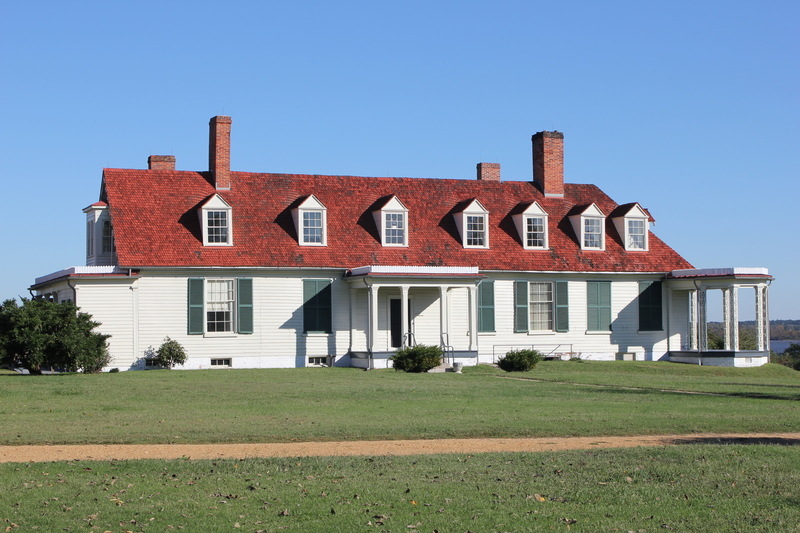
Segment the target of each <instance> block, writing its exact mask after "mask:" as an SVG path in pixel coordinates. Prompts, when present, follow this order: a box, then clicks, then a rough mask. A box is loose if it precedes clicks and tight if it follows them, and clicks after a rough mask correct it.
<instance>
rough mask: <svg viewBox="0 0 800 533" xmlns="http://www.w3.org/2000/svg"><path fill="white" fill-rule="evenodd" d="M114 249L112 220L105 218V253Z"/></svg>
mask: <svg viewBox="0 0 800 533" xmlns="http://www.w3.org/2000/svg"><path fill="white" fill-rule="evenodd" d="M114 251H115V250H114V230H113V228H112V227H111V222H109V221H108V220H105V221H103V253H104V254H110V253H112V252H114Z"/></svg>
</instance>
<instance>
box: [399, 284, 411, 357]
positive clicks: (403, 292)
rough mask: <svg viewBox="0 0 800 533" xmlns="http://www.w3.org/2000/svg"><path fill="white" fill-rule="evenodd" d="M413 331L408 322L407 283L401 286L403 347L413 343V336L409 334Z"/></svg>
mask: <svg viewBox="0 0 800 533" xmlns="http://www.w3.org/2000/svg"><path fill="white" fill-rule="evenodd" d="M410 332H411V328H410V327H409V323H408V287H407V286H406V285H401V286H400V333H401V334H402V336H403V339H402V341H401V343H402V346H403V348H405V347H406V346H409V345H410V344H411V336H410V335H407V334H408V333H410Z"/></svg>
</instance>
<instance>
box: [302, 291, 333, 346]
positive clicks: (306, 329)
mask: <svg viewBox="0 0 800 533" xmlns="http://www.w3.org/2000/svg"><path fill="white" fill-rule="evenodd" d="M331 331H332V329H331V280H329V279H306V280H303V333H331Z"/></svg>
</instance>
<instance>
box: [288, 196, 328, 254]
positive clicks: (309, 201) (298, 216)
mask: <svg viewBox="0 0 800 533" xmlns="http://www.w3.org/2000/svg"><path fill="white" fill-rule="evenodd" d="M307 214H318V215H319V221H320V224H321V227H320V228H317V227H316V226H314V227H312V226H309V225H308V224H307V223H308V221H309V220H308V219H307V218H306V215H307ZM292 218H293V219H294V227H295V230H296V231H297V244H299V245H300V246H327V245H328V209H327V208H326V207H325V205H324V204H323V203H322V202H320V201H319V200H318V199H317V197H316V196H314V195H313V194H311V195H309V196H308V197H307V198H306V199H305V200H303V202H302V203H300V205H298V206H297V207H296V208H294V209H292ZM310 229H319V230H320V239H319V240H316V239H315V240H308V237H309V235H310V233H308V232H306V230H310Z"/></svg>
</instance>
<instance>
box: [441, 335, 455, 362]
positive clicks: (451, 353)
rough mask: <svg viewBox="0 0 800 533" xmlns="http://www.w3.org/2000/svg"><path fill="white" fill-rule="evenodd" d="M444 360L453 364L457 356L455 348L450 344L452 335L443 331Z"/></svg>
mask: <svg viewBox="0 0 800 533" xmlns="http://www.w3.org/2000/svg"><path fill="white" fill-rule="evenodd" d="M442 352H444V353H443V354H442V362H443V363H450V364H451V365H452V364H453V359H454V358H455V350H454V349H453V346H452V345H451V344H450V336H449V335H448V334H447V333H442Z"/></svg>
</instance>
